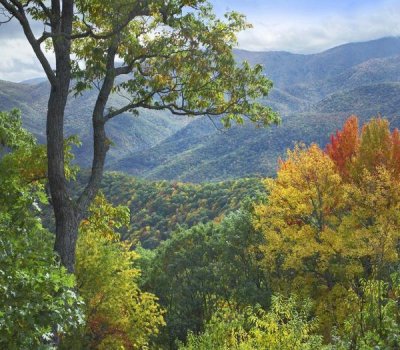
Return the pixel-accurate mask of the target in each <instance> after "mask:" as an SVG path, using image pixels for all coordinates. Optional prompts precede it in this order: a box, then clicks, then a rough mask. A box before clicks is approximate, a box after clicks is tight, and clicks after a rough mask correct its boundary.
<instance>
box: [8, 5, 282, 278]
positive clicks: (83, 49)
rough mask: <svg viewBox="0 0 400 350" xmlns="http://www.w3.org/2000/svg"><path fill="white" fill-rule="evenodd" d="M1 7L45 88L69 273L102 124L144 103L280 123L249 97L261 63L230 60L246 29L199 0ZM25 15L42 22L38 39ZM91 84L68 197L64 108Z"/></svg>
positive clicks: (258, 91)
mask: <svg viewBox="0 0 400 350" xmlns="http://www.w3.org/2000/svg"><path fill="white" fill-rule="evenodd" d="M0 5H1V10H2V12H3V14H4V16H5V17H6V18H5V19H4V22H7V21H9V20H17V21H18V22H19V24H20V25H21V27H22V29H23V31H24V33H25V36H26V38H27V40H28V42H29V44H30V45H31V47H32V48H33V51H34V52H35V54H36V57H37V58H38V60H39V62H40V64H41V65H42V67H43V70H44V72H45V74H46V76H47V79H48V81H49V83H50V85H51V90H50V96H49V101H48V110H47V126H46V128H47V130H46V134H47V155H48V178H49V187H50V192H51V199H52V205H53V208H54V214H55V219H56V243H55V249H56V251H57V252H58V253H59V255H60V257H61V260H62V262H63V264H64V265H65V266H66V267H67V268H68V269H69V270H70V271H72V270H73V268H74V261H75V245H76V239H77V233H78V225H79V222H80V221H81V219H82V218H83V217H84V215H85V212H86V210H87V208H88V206H89V204H90V203H91V201H92V200H93V198H94V197H95V195H96V192H97V189H98V186H99V183H100V180H101V177H102V174H103V167H104V161H105V157H106V153H107V150H108V149H109V147H110V140H108V139H107V136H106V132H105V125H106V123H107V122H108V121H109V120H111V119H113V118H115V117H116V116H118V115H119V114H120V113H123V112H126V111H131V112H133V113H135V112H137V109H138V108H145V109H153V110H168V111H170V112H171V113H173V114H175V115H188V116H208V117H213V116H219V115H223V121H224V124H225V125H226V126H229V125H230V123H231V121H236V122H238V123H241V122H242V121H243V118H244V117H246V118H248V119H249V120H251V121H252V122H256V123H259V124H263V125H267V124H270V123H272V122H277V121H278V117H277V115H276V114H275V113H273V112H272V111H271V109H270V108H268V107H265V106H263V105H262V104H260V103H258V102H254V101H255V99H257V98H259V97H263V96H266V95H267V94H268V91H269V90H270V88H271V86H272V84H271V82H270V81H269V80H268V79H267V78H266V77H265V76H264V75H263V73H262V68H261V66H256V67H254V68H252V67H250V66H249V65H248V64H247V63H243V64H242V65H241V66H240V67H239V66H238V65H237V64H236V63H235V60H234V57H233V54H232V47H233V46H234V45H235V44H236V33H237V32H238V31H241V30H243V29H245V28H247V27H248V26H249V25H248V24H247V23H246V21H245V19H244V17H243V16H241V15H239V14H238V13H235V12H232V13H228V14H226V15H225V20H220V19H217V18H216V16H215V15H214V14H213V11H212V7H211V5H210V4H209V3H208V2H207V1H206V0H189V1H188V0H168V1H164V0H162V1H161V0H152V1H150V0H145V1H134V0H118V1H99V0H65V1H60V0H52V1H51V2H47V1H42V0H34V1H30V0H29V1H25V0H0ZM31 19H33V20H35V21H39V22H42V23H43V27H44V31H43V33H42V35H40V36H39V37H35V35H34V31H33V29H32V20H31ZM44 45H46V47H47V48H49V49H50V52H51V55H53V57H54V60H55V67H52V66H51V64H50V60H49V59H48V56H47V55H50V53H48V54H47V55H46V54H45V51H44ZM117 61H118V63H117ZM72 79H75V80H74V86H71V84H72ZM94 85H95V86H97V87H98V88H99V93H98V95H97V100H96V103H95V106H94V107H93V113H92V123H93V142H94V149H93V163H92V171H91V176H90V179H89V181H88V183H87V186H86V187H85V189H84V190H83V192H82V193H81V194H80V196H79V198H78V199H77V200H74V199H73V196H72V195H71V193H70V191H69V189H68V186H67V180H66V176H65V172H64V149H63V142H64V132H63V126H64V110H65V104H66V102H67V98H68V94H69V92H70V89H71V88H73V89H74V90H75V92H76V93H81V92H82V91H83V90H85V89H88V88H92V87H93V86H94ZM113 91H119V92H120V93H123V94H125V95H126V97H127V103H126V105H125V106H122V107H116V106H110V105H109V104H107V102H108V98H109V96H110V94H111V92H113Z"/></svg>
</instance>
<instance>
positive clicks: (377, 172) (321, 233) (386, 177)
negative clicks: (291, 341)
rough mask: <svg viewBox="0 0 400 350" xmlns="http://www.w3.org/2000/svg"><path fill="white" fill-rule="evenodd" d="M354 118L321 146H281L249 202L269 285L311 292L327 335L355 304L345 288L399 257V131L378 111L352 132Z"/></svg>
mask: <svg viewBox="0 0 400 350" xmlns="http://www.w3.org/2000/svg"><path fill="white" fill-rule="evenodd" d="M357 123H358V122H357V120H356V119H355V117H351V119H350V120H349V121H348V122H347V124H345V128H344V130H343V131H340V132H338V133H337V134H336V137H332V144H330V145H328V147H327V152H324V151H323V150H321V149H320V148H319V147H318V146H317V145H315V144H314V145H311V146H310V147H309V148H306V147H304V146H296V147H295V149H294V150H293V151H288V155H287V159H286V160H285V161H281V162H280V167H279V170H278V174H277V177H276V179H274V180H270V179H268V180H265V185H266V186H267V188H268V190H269V192H270V195H269V200H268V203H266V204H259V205H258V206H256V208H255V214H256V215H255V219H254V225H255V227H256V228H257V229H261V230H262V231H263V232H264V235H265V239H266V243H265V245H264V246H263V247H262V248H263V251H264V256H265V257H264V261H263V265H264V267H265V268H266V269H267V270H268V272H269V274H270V276H271V279H272V282H271V285H272V286H275V289H276V290H275V291H279V292H281V293H284V294H287V295H288V294H290V293H297V294H300V295H302V296H304V297H311V298H312V299H314V300H315V301H316V303H315V305H316V306H315V312H316V313H317V315H318V317H319V320H320V324H321V328H322V330H323V332H324V335H325V337H326V339H329V338H330V335H331V330H332V328H333V327H334V326H335V327H339V329H340V327H341V326H343V322H344V320H345V319H346V317H347V316H348V314H349V313H351V312H353V311H354V310H356V308H355V305H353V304H352V303H351V298H350V297H349V295H350V294H352V293H353V294H354V293H361V290H360V288H361V287H360V280H361V279H381V280H388V279H389V276H390V274H391V273H392V272H393V271H394V269H395V266H396V263H398V261H399V242H400V183H399V173H398V171H397V169H398V168H399V167H398V164H396V161H395V160H396V159H397V157H398V155H399V154H398V149H399V147H398V145H399V142H398V139H399V137H398V131H397V130H395V131H394V132H393V133H390V130H389V124H388V123H387V121H385V120H382V119H379V118H378V119H372V120H371V121H370V122H369V123H368V124H366V125H365V126H364V127H363V128H362V132H361V134H360V135H359V134H358V127H357ZM349 136H351V141H352V142H349V139H346V137H347V138H348V137H349ZM353 141H354V142H353Z"/></svg>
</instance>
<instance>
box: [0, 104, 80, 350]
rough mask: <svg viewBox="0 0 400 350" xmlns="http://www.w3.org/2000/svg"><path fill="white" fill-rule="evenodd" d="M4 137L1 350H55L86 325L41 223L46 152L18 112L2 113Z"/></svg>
mask: <svg viewBox="0 0 400 350" xmlns="http://www.w3.org/2000/svg"><path fill="white" fill-rule="evenodd" d="M0 135H1V136H0V137H1V151H5V154H4V155H3V157H2V158H1V160H0V347H1V348H5V349H28V348H47V347H49V348H50V347H51V343H52V341H53V340H54V339H53V338H54V337H55V336H62V335H63V334H64V333H65V332H68V331H70V330H71V329H72V328H74V327H77V326H78V325H79V324H80V323H82V322H83V320H82V317H83V316H82V310H81V304H82V303H81V301H80V299H79V298H78V297H77V295H76V293H75V292H74V290H73V288H74V287H75V278H74V276H73V275H70V274H68V273H67V272H66V270H65V269H64V268H62V267H60V265H59V263H58V262H57V258H56V255H55V254H54V253H53V246H52V243H53V241H54V237H53V236H52V235H51V234H50V232H48V231H47V230H45V229H44V228H43V227H42V224H41V221H40V219H38V216H39V207H38V203H40V202H45V201H46V195H45V193H44V192H43V183H42V182H41V181H40V180H42V179H43V178H44V175H45V164H46V163H45V155H44V153H43V150H44V148H43V147H42V146H37V145H36V144H35V141H34V139H33V137H32V136H31V135H30V134H29V133H28V132H26V131H25V130H24V129H22V124H21V119H20V115H19V113H18V112H17V111H12V112H10V113H5V112H1V113H0Z"/></svg>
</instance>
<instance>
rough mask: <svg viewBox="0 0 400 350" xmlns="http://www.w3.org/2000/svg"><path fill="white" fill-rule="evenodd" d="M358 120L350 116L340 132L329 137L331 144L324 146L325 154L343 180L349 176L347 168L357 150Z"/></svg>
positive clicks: (358, 141)
mask: <svg viewBox="0 0 400 350" xmlns="http://www.w3.org/2000/svg"><path fill="white" fill-rule="evenodd" d="M359 143H360V140H359V130H358V118H357V117H356V116H355V115H352V116H350V117H349V118H348V119H347V120H346V122H345V123H344V125H343V129H342V130H338V131H336V134H335V135H331V142H330V143H329V144H328V145H327V146H326V153H327V154H328V155H329V157H330V158H331V159H332V160H333V161H334V162H335V164H336V167H337V169H338V171H339V173H340V174H341V176H342V177H343V178H347V177H348V176H349V171H350V169H349V167H350V164H351V162H352V160H353V158H354V157H355V155H356V152H357V150H358V148H359Z"/></svg>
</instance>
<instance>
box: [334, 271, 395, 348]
mask: <svg viewBox="0 0 400 350" xmlns="http://www.w3.org/2000/svg"><path fill="white" fill-rule="evenodd" d="M359 289H360V292H359V293H354V292H353V293H352V294H351V296H350V303H351V304H352V305H353V307H354V306H355V308H354V312H353V313H351V314H349V315H348V317H347V319H346V321H345V327H344V331H343V333H342V335H341V336H340V335H339V336H337V337H336V338H335V337H334V345H333V349H360V350H367V349H376V348H379V349H398V348H399V347H400V305H399V297H400V279H399V274H398V273H394V274H392V275H391V278H390V281H389V282H384V281H382V280H377V279H371V280H361V285H360V288H359Z"/></svg>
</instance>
